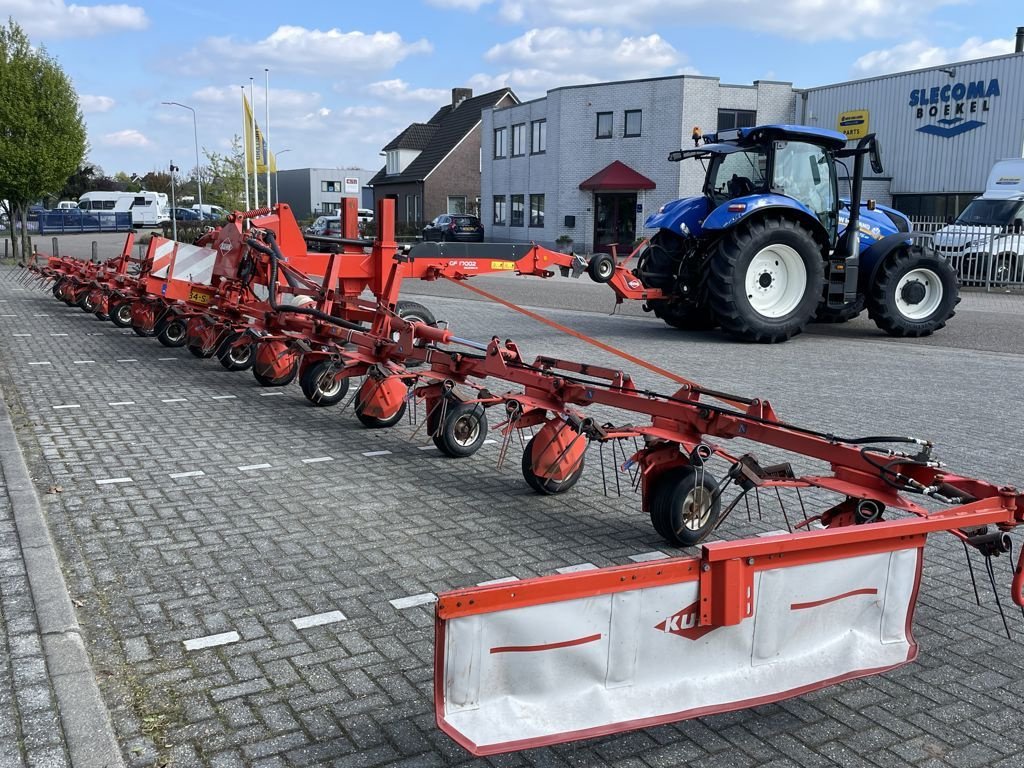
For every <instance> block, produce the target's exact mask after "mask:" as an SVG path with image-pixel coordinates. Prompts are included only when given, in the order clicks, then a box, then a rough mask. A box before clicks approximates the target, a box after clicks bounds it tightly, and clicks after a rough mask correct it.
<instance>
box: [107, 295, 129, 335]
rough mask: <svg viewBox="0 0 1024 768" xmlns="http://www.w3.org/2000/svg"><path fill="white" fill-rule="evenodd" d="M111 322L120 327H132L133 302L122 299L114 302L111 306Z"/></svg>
mask: <svg viewBox="0 0 1024 768" xmlns="http://www.w3.org/2000/svg"><path fill="white" fill-rule="evenodd" d="M111 301H113V299H112V300H111ZM110 322H112V323H113V324H114V325H116V326H117V327H118V328H130V327H131V325H132V303H131V302H130V301H121V302H118V303H116V304H112V305H111V307H110Z"/></svg>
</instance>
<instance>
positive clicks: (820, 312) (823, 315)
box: [811, 295, 865, 324]
mask: <svg viewBox="0 0 1024 768" xmlns="http://www.w3.org/2000/svg"><path fill="white" fill-rule="evenodd" d="M864 303H865V302H864V296H863V295H860V296H858V297H857V298H856V299H854V300H853V301H851V302H849V303H848V304H843V306H841V307H830V306H829V305H828V304H827V303H826V302H824V301H822V302H821V303H820V304H818V309H817V310H816V311H815V313H814V319H813V320H811V322H812V323H833V324H834V323H845V322H847V321H849V320H853V319H854V318H855V317H857V315H859V314H860V313H861V312H863V311H864Z"/></svg>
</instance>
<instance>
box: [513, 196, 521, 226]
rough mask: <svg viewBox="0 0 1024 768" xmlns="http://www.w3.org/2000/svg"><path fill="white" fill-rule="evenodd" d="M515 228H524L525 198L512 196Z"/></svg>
mask: <svg viewBox="0 0 1024 768" xmlns="http://www.w3.org/2000/svg"><path fill="white" fill-rule="evenodd" d="M510 224H511V225H512V226H513V227H521V226H523V196H522V195H512V221H511V222H510Z"/></svg>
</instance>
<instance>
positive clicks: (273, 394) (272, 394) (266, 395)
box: [260, 392, 284, 397]
mask: <svg viewBox="0 0 1024 768" xmlns="http://www.w3.org/2000/svg"><path fill="white" fill-rule="evenodd" d="M283 394H284V392H260V397H274V396H275V395H283Z"/></svg>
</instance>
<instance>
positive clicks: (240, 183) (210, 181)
mask: <svg viewBox="0 0 1024 768" xmlns="http://www.w3.org/2000/svg"><path fill="white" fill-rule="evenodd" d="M203 154H204V155H206V161H207V163H209V165H207V166H206V167H205V168H204V169H203V171H202V172H203V200H204V202H208V203H213V204H215V205H219V206H221V207H223V208H227V209H228V210H229V211H240V210H242V209H243V208H244V207H245V150H244V149H243V148H242V139H241V137H240V136H232V137H231V150H230V151H229V152H228V153H227V154H225V155H221V154H218V153H217V152H210V151H209V150H207V149H206V148H205V147H204V148H203ZM207 190H209V191H207Z"/></svg>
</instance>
